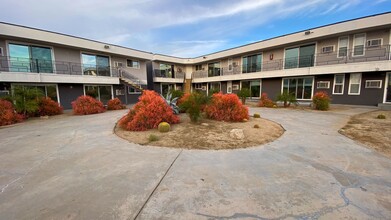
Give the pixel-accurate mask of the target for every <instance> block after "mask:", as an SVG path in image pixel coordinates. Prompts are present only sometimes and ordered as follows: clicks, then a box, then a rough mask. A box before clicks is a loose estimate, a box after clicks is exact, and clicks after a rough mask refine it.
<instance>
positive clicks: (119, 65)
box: [114, 61, 124, 67]
mask: <svg viewBox="0 0 391 220" xmlns="http://www.w3.org/2000/svg"><path fill="white" fill-rule="evenodd" d="M123 66H124V64H123V63H122V62H118V61H115V62H114V67H123Z"/></svg>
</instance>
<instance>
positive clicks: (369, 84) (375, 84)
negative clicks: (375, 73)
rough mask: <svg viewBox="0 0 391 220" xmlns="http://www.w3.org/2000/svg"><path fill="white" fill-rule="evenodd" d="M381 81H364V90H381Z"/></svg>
mask: <svg viewBox="0 0 391 220" xmlns="http://www.w3.org/2000/svg"><path fill="white" fill-rule="evenodd" d="M381 84H382V80H365V88H368V89H381Z"/></svg>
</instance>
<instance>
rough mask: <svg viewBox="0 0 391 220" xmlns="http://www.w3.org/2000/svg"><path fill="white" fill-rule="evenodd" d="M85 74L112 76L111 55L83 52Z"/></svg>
mask: <svg viewBox="0 0 391 220" xmlns="http://www.w3.org/2000/svg"><path fill="white" fill-rule="evenodd" d="M82 62H83V65H82V66H83V74H84V75H91V76H110V62H109V57H106V56H99V55H92V54H84V53H83V54H82Z"/></svg>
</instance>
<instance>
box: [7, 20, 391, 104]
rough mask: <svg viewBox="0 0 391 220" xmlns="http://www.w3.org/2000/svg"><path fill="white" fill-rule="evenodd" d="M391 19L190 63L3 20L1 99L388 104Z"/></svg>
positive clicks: (358, 22)
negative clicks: (187, 95) (228, 96)
mask: <svg viewBox="0 0 391 220" xmlns="http://www.w3.org/2000/svg"><path fill="white" fill-rule="evenodd" d="M390 44H391V13H385V14H379V15H374V16H369V17H364V18H359V19H355V20H349V21H345V22H340V23H335V24H331V25H326V26H322V27H317V28H313V29H309V30H305V31H301V32H296V33H292V34H289V35H284V36H279V37H275V38H272V39H268V40H263V41H259V42H256V43H253V44H248V45H244V46H240V47H236V48H232V49H228V50H224V51H220V52H216V53H212V54H207V55H203V56H200V57H195V58H179V57H171V56H166V55H161V54H153V53H150V52H144V51H138V50H133V49H129V48H125V47H121V46H116V45H112V44H108V43H102V42H97V41H92V40H88V39H83V38H78V37H74V36H69V35H64V34H59V33H54V32H49V31H43V30H38V29H33V28H29V27H23V26H18V25H13V24H7V23H0V95H5V94H10V93H12V88H13V87H15V86H26V87H35V88H38V89H41V90H42V91H43V92H44V94H45V95H47V96H49V97H51V98H52V99H54V100H56V101H58V102H60V103H61V105H63V106H64V108H66V109H67V108H71V102H72V101H73V100H75V99H76V98H77V97H78V96H80V95H91V96H93V97H95V98H97V99H99V100H101V101H102V102H104V103H105V102H107V101H108V100H109V99H111V98H114V97H118V98H120V99H121V101H122V102H124V103H127V104H130V103H134V102H136V101H137V98H138V96H139V95H140V94H141V91H142V90H143V89H153V90H155V91H157V92H159V93H162V94H166V93H168V92H169V91H170V90H174V89H176V90H184V91H187V92H189V91H202V92H205V93H210V92H211V91H212V90H213V91H216V90H218V91H221V92H223V93H237V92H238V91H239V90H240V89H241V88H249V89H250V91H251V99H259V97H260V96H261V94H262V93H267V94H268V96H269V97H270V98H272V99H274V98H276V96H277V95H278V94H281V93H282V92H284V91H287V92H289V93H293V94H294V95H295V96H296V98H297V99H298V101H300V102H309V101H310V100H311V99H312V96H313V95H314V94H315V93H316V92H318V91H325V92H327V93H328V94H329V95H330V96H331V98H332V103H335V104H353V105H372V106H376V105H387V104H391V53H390Z"/></svg>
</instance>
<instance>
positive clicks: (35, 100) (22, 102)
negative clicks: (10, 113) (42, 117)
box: [13, 86, 44, 116]
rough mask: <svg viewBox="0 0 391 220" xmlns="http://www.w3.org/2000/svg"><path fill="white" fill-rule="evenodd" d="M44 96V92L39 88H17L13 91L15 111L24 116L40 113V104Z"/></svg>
mask: <svg viewBox="0 0 391 220" xmlns="http://www.w3.org/2000/svg"><path fill="white" fill-rule="evenodd" d="M43 96H44V94H43V92H42V91H41V90H39V89H37V88H34V87H25V86H15V87H14V89H13V99H14V101H15V102H14V103H15V110H16V111H17V112H18V113H20V114H23V115H24V116H33V115H35V114H37V112H38V111H39V102H40V100H41V98H42V97H43Z"/></svg>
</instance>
